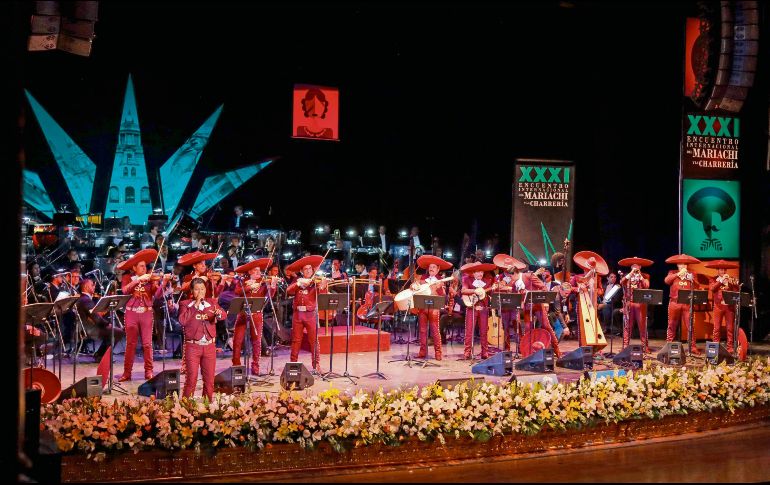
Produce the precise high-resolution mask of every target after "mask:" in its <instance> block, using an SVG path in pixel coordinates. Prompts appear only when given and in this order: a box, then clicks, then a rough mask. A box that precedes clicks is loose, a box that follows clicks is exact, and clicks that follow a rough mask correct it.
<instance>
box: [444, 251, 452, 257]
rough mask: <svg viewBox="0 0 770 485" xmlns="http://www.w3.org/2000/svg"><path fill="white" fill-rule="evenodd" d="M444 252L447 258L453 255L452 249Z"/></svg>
mask: <svg viewBox="0 0 770 485" xmlns="http://www.w3.org/2000/svg"><path fill="white" fill-rule="evenodd" d="M444 254H445V255H446V257H447V258H451V257H452V256H453V254H452V251H447V252H446V253H444Z"/></svg>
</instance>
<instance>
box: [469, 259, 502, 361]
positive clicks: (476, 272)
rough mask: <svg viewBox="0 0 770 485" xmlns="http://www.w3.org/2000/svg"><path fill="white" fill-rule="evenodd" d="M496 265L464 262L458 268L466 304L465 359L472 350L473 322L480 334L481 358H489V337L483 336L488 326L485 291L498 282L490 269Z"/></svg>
mask: <svg viewBox="0 0 770 485" xmlns="http://www.w3.org/2000/svg"><path fill="white" fill-rule="evenodd" d="M495 268H496V266H495V265H494V264H491V263H480V262H478V261H476V262H475V263H469V264H465V265H463V266H462V267H461V268H460V271H461V272H462V273H464V274H465V275H464V276H463V288H462V290H461V293H462V295H463V296H465V297H467V298H464V299H463V301H464V302H465V303H466V305H468V309H467V310H466V312H465V354H464V358H465V359H470V358H471V354H472V350H473V331H474V327H475V323H476V322H478V324H479V332H480V335H481V358H482V359H487V358H489V339H487V338H485V337H486V335H487V333H488V331H489V328H488V325H489V295H487V292H489V291H492V290H494V289H496V288H497V287H498V286H499V284H497V283H494V277H493V276H492V271H494V270H495Z"/></svg>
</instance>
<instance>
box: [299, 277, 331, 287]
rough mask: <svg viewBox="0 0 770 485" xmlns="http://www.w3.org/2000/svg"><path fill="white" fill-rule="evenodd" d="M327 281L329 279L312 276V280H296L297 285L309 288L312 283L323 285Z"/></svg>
mask: <svg viewBox="0 0 770 485" xmlns="http://www.w3.org/2000/svg"><path fill="white" fill-rule="evenodd" d="M325 281H329V278H327V277H325V276H314V277H313V278H297V284H301V285H302V286H310V285H311V284H312V283H323V282H325Z"/></svg>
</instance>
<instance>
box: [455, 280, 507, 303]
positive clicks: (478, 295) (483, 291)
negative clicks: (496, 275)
mask: <svg viewBox="0 0 770 485" xmlns="http://www.w3.org/2000/svg"><path fill="white" fill-rule="evenodd" d="M498 285H499V283H495V284H493V285H492V286H491V287H489V288H476V289H475V290H473V294H472V295H463V304H465V306H467V307H472V306H473V305H475V304H476V303H478V302H480V301H481V300H483V299H484V298H486V297H487V292H488V291H493V290H496V289H497V287H498Z"/></svg>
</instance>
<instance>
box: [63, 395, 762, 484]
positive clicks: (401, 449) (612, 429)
mask: <svg viewBox="0 0 770 485" xmlns="http://www.w3.org/2000/svg"><path fill="white" fill-rule="evenodd" d="M768 421H770V406H762V407H757V408H753V409H738V410H736V411H735V414H730V413H729V412H723V411H719V412H714V413H708V412H700V413H693V414H690V415H684V416H669V417H666V418H664V419H662V420H654V419H645V420H633V421H627V422H621V423H617V424H609V425H605V424H600V425H597V426H595V427H591V428H586V429H583V430H575V431H568V432H561V431H554V430H551V429H546V430H544V431H542V432H540V433H538V434H537V435H535V436H523V435H509V436H504V437H499V436H498V437H494V438H492V439H491V440H489V441H488V442H486V443H482V442H478V441H474V440H471V439H470V438H461V439H459V440H457V439H455V438H454V437H447V438H446V445H445V446H442V445H441V444H440V443H438V442H422V441H419V440H418V439H416V438H415V439H411V440H408V441H405V442H404V443H403V444H402V445H401V446H398V447H391V446H385V445H371V446H362V447H359V448H353V447H352V444H350V443H347V444H346V448H347V449H348V450H349V451H347V452H345V453H337V452H336V451H334V450H333V449H332V448H331V446H330V445H328V444H327V443H325V442H324V443H321V444H319V445H318V446H317V448H316V449H314V450H303V449H301V448H300V447H299V446H298V445H296V444H275V445H273V446H271V447H269V448H265V449H263V450H257V451H250V450H248V449H245V448H235V449H233V448H230V449H222V450H218V451H217V452H216V453H214V454H211V453H209V452H208V451H202V452H201V453H196V452H195V451H191V450H184V451H179V452H175V453H169V452H164V451H146V452H139V453H138V454H133V453H131V452H126V453H123V454H119V455H115V456H109V457H108V458H107V459H106V460H105V461H103V462H95V461H94V460H93V459H90V460H89V459H87V458H86V457H85V456H84V455H67V456H64V457H63V458H62V481H63V482H67V483H78V482H92V481H101V482H104V481H151V480H164V479H175V480H183V481H195V479H196V478H203V477H213V476H216V477H217V478H221V479H223V480H224V479H226V478H227V477H230V481H237V475H239V474H249V475H257V474H259V475H260V476H263V477H264V479H273V480H277V479H289V478H291V477H292V476H295V477H296V476H297V474H301V473H304V474H307V473H309V472H313V471H314V470H317V471H318V473H320V474H324V473H333V472H334V471H335V470H336V471H337V473H339V472H340V471H341V470H342V469H343V468H344V469H351V468H353V469H355V468H363V467H366V468H368V469H369V470H370V471H371V470H372V468H373V467H375V468H376V467H380V466H382V467H385V466H403V465H408V464H418V463H419V464H426V463H441V462H446V461H450V460H469V459H479V458H484V457H498V456H511V455H519V454H524V453H536V452H543V451H547V450H554V449H560V450H569V449H573V448H583V447H587V446H596V445H605V444H611V443H623V442H628V441H634V440H647V439H652V438H662V437H667V436H675V435H681V434H685V433H694V432H699V431H707V430H716V429H720V428H729V427H731V426H739V425H748V424H752V423H755V424H760V423H761V424H766V423H767V422H768ZM535 456H537V455H535Z"/></svg>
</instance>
